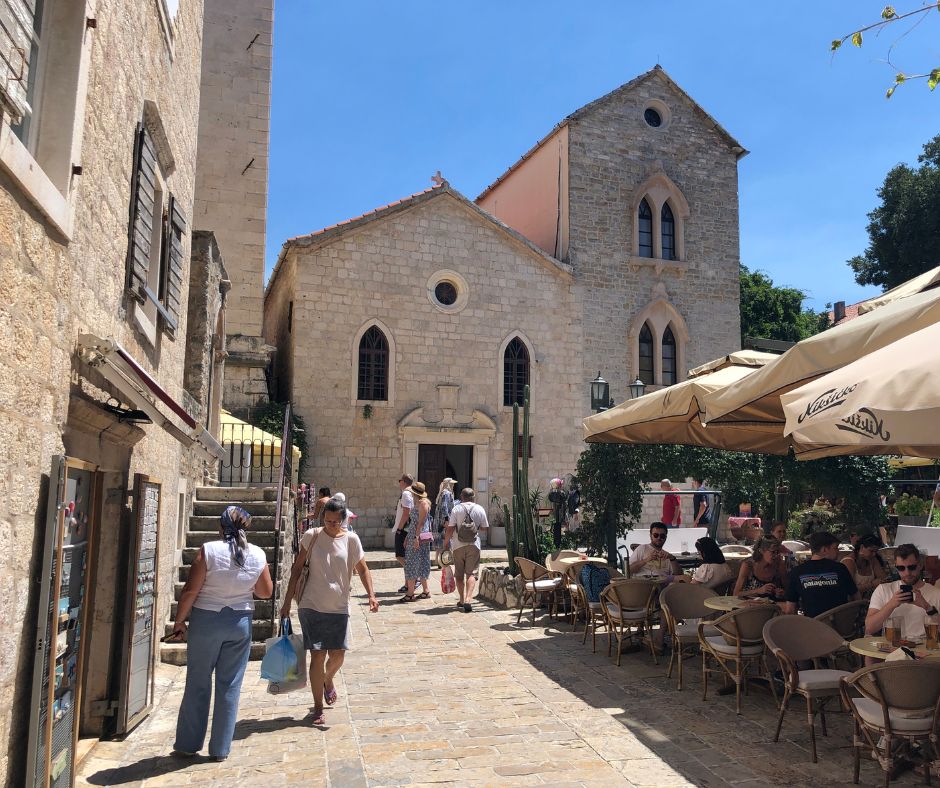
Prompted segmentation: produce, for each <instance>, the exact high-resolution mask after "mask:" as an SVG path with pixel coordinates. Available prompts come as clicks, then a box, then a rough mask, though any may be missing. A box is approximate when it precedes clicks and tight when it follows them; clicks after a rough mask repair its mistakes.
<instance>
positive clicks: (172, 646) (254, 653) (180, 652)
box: [160, 643, 264, 665]
mask: <svg viewBox="0 0 940 788" xmlns="http://www.w3.org/2000/svg"><path fill="white" fill-rule="evenodd" d="M262 657H264V643H252V644H251V653H250V655H249V657H248V659H250V660H251V661H252V662H256V661H258V660H260V659H261V658H262ZM160 661H161V662H165V663H167V664H168V665H185V664H186V644H185V643H161V644H160Z"/></svg>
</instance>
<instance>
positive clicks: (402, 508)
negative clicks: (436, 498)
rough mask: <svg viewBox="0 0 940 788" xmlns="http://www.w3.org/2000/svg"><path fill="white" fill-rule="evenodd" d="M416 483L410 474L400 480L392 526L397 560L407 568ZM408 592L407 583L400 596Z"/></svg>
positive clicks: (400, 590)
mask: <svg viewBox="0 0 940 788" xmlns="http://www.w3.org/2000/svg"><path fill="white" fill-rule="evenodd" d="M414 483H415V477H414V476H412V475H411V474H410V473H403V474H402V475H401V477H400V478H399V479H398V489H399V492H398V507H397V508H396V509H395V523H394V525H393V526H392V527H393V528H394V529H395V560H396V561H398V563H399V564H401V567H402V569H404V568H405V536H406V535H407V533H408V522H409V520H410V519H411V510H412V509H414V507H415V499H414V496H413V495H412V494H411V485H412V484H414ZM407 590H408V584H407V583H405V585H403V586H402V587H401V588H399V589H398V593H399V594H404V593H405V592H406V591H407Z"/></svg>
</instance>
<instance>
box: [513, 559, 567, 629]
mask: <svg viewBox="0 0 940 788" xmlns="http://www.w3.org/2000/svg"><path fill="white" fill-rule="evenodd" d="M516 566H518V567H519V573H520V574H521V575H522V579H523V580H524V581H525V585H524V586H523V590H522V596H521V597H520V598H519V617H518V619H516V623H517V624H520V623H522V613H523V612H524V611H525V604H526V601H527V600H528V601H531V603H532V624H533V626H534V625H535V608H536V607H538V601H539V595H540V594H550V596H551V598H550V601H549V605H548V615H549V618H551V617H552V616H553V615H554V612H555V604H556V603H557V592H558V589H559V588H560V587H561V583H562V576H561V574H559V573H558V572H552V571H550V570H548V569H546V568H545V567H544V566H539V565H538V564H537V563H535V561H530V560H529V559H528V558H519V557H517V558H516Z"/></svg>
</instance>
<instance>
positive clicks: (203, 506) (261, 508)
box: [193, 501, 277, 524]
mask: <svg viewBox="0 0 940 788" xmlns="http://www.w3.org/2000/svg"><path fill="white" fill-rule="evenodd" d="M233 503H235V502H233V501H193V514H195V515H201V516H203V517H214V518H216V519H218V518H219V516H220V515H221V514H222V512H224V511H225V509H226V508H227V507H229V506H232V504H233ZM236 505H238V506H241V507H242V508H243V509H244V510H245V511H246V512H248V514H250V515H251V516H252V517H251V519H252V524H254V521H255V517H256V515H267V516H268V517H273V516H274V515H275V514H276V511H277V501H241V502H238V503H237V504H236Z"/></svg>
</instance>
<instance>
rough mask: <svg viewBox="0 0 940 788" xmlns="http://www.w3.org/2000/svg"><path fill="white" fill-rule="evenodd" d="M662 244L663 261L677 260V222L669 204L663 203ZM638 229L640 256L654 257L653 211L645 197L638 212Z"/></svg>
mask: <svg viewBox="0 0 940 788" xmlns="http://www.w3.org/2000/svg"><path fill="white" fill-rule="evenodd" d="M659 214H660V215H659V228H660V236H661V237H660V243H661V249H662V259H663V260H675V259H676V220H675V218H674V216H673V213H672V208H670V207H669V203H668V202H665V203H663V207H662V210H660V212H659ZM637 227H638V235H639V256H640V257H653V210H652V208H650V204H649V202H648V201H647V199H646V198H645V197H644V198H643V199H642V200H640V207H639V208H638V210H637Z"/></svg>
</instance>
